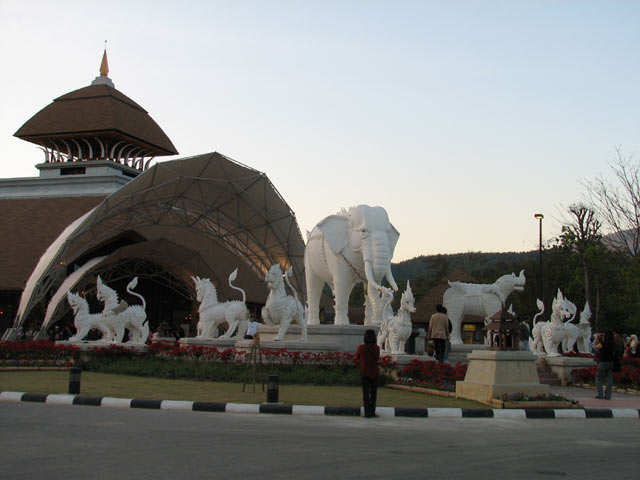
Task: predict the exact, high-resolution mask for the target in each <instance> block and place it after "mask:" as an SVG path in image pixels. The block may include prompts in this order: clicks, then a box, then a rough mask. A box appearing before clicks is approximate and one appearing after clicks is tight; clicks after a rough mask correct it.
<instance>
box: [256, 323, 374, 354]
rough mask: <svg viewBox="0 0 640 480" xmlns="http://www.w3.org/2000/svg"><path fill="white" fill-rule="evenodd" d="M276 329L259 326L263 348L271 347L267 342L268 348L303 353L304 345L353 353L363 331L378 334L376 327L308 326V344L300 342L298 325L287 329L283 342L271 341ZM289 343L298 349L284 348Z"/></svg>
mask: <svg viewBox="0 0 640 480" xmlns="http://www.w3.org/2000/svg"><path fill="white" fill-rule="evenodd" d="M278 329H279V327H278V326H277V325H261V326H259V327H258V334H259V335H260V343H261V344H262V346H263V347H265V346H266V345H271V344H270V343H269V342H273V343H274V346H273V347H271V346H270V347H268V348H287V349H291V350H294V349H295V350H300V351H305V350H306V349H305V348H304V347H305V343H311V344H324V345H326V351H338V352H355V351H356V349H357V348H358V345H360V344H361V343H363V342H364V332H365V331H367V330H369V329H371V330H373V331H374V332H376V334H377V333H378V327H374V326H368V325H309V326H308V327H307V340H308V342H303V341H301V340H300V337H301V336H302V328H301V327H300V326H299V325H291V326H289V328H288V329H287V333H286V335H285V336H284V340H283V341H274V340H273V339H274V338H275V337H276V335H277V334H278ZM289 342H295V343H296V344H299V345H300V348H297V347H296V348H293V347H289V346H286V345H285V344H288V343H289ZM313 350H315V348H313Z"/></svg>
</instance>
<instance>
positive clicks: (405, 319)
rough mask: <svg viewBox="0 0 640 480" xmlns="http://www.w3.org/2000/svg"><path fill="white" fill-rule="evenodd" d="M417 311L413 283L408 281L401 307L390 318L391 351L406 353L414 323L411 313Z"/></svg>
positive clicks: (398, 353)
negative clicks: (412, 289) (412, 288)
mask: <svg viewBox="0 0 640 480" xmlns="http://www.w3.org/2000/svg"><path fill="white" fill-rule="evenodd" d="M415 311H416V308H415V298H414V296H413V292H412V291H411V285H409V282H407V289H406V290H405V291H404V293H403V294H402V298H401V299H400V309H399V310H398V314H397V315H396V316H395V317H392V318H391V319H389V346H390V348H391V353H393V354H396V355H404V353H405V344H406V343H407V340H409V337H410V336H411V331H412V330H413V324H412V323H411V314H412V313H413V312H415Z"/></svg>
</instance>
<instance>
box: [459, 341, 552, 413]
mask: <svg viewBox="0 0 640 480" xmlns="http://www.w3.org/2000/svg"><path fill="white" fill-rule="evenodd" d="M468 359H469V367H468V368H467V374H466V375H465V377H464V380H463V381H458V382H456V397H459V398H467V399H470V400H476V401H479V402H485V403H486V402H488V401H490V399H492V398H496V397H499V396H500V395H502V394H505V393H507V394H508V393H516V392H521V393H525V394H527V395H534V396H535V395H546V394H548V393H549V386H548V385H542V384H540V379H539V378H538V372H537V370H536V360H537V357H536V356H535V355H534V354H533V353H531V352H524V351H496V350H481V351H476V350H474V351H472V352H471V353H470V354H469V355H468Z"/></svg>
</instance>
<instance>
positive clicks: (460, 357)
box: [447, 343, 489, 365]
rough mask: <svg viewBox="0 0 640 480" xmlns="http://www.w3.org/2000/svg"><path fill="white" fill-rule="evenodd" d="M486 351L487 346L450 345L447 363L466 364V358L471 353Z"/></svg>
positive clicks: (474, 344) (473, 344)
mask: <svg viewBox="0 0 640 480" xmlns="http://www.w3.org/2000/svg"><path fill="white" fill-rule="evenodd" d="M488 349H489V346H488V345H479V344H477V343H458V344H452V345H451V350H449V356H448V357H447V362H448V363H451V364H454V365H455V364H456V363H458V362H462V363H467V361H468V358H467V357H468V356H469V354H470V353H471V352H473V351H484V350H488Z"/></svg>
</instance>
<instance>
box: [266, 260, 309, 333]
mask: <svg viewBox="0 0 640 480" xmlns="http://www.w3.org/2000/svg"><path fill="white" fill-rule="evenodd" d="M291 273H292V269H291V268H289V269H288V270H287V272H286V273H285V275H284V279H283V275H282V268H280V264H277V263H276V264H275V265H271V268H270V269H269V271H268V272H267V274H266V275H265V282H266V283H267V287H268V288H269V296H268V297H267V303H266V304H265V306H264V307H262V318H263V319H264V321H265V323H266V324H270V325H280V328H279V329H278V334H277V335H276V336H275V338H274V340H276V341H280V340H284V336H285V335H286V333H287V328H289V325H290V324H291V322H296V323H297V324H298V325H300V326H301V327H302V337H301V340H302V341H305V342H306V341H307V320H306V318H305V316H304V307H303V306H302V304H301V303H300V302H299V301H298V293H297V292H296V290H295V288H293V285H291V282H289V276H290V275H291ZM285 280H286V282H287V285H288V286H289V288H290V289H291V290H292V291H293V294H294V295H295V297H294V296H291V295H287V291H286V288H285V286H284V282H285Z"/></svg>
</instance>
